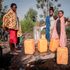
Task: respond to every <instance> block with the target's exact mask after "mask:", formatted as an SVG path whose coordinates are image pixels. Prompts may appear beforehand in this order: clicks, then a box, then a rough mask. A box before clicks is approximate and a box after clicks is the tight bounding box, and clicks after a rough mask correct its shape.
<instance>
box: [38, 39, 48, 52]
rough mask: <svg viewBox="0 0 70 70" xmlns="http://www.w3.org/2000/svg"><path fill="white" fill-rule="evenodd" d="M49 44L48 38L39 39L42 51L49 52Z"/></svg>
mask: <svg viewBox="0 0 70 70" xmlns="http://www.w3.org/2000/svg"><path fill="white" fill-rule="evenodd" d="M47 45H48V43H47V40H46V39H40V40H39V41H38V51H39V52H40V53H43V52H47V49H48V46H47Z"/></svg>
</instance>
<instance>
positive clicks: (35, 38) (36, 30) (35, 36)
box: [33, 21, 41, 44]
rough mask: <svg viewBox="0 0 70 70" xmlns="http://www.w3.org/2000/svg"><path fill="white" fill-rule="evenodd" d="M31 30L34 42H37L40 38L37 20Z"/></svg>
mask: <svg viewBox="0 0 70 70" xmlns="http://www.w3.org/2000/svg"><path fill="white" fill-rule="evenodd" d="M33 32H34V33H33V34H34V40H35V44H37V43H38V40H39V39H40V38H41V27H40V23H39V22H38V21H37V23H36V25H35V26H34V29H33Z"/></svg>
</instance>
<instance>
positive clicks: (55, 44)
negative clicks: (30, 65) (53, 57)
mask: <svg viewBox="0 0 70 70" xmlns="http://www.w3.org/2000/svg"><path fill="white" fill-rule="evenodd" d="M58 47H59V39H51V41H50V45H49V50H50V51H51V52H55V51H56V50H57V48H58Z"/></svg>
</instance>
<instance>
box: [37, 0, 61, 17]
mask: <svg viewBox="0 0 70 70" xmlns="http://www.w3.org/2000/svg"><path fill="white" fill-rule="evenodd" d="M36 1H37V4H36V6H37V8H38V9H39V8H41V9H42V11H43V15H44V17H46V16H47V15H49V7H51V6H53V7H55V6H54V1H55V2H58V0H36ZM60 6H61V4H57V6H56V7H60ZM55 9H56V12H57V8H55Z"/></svg>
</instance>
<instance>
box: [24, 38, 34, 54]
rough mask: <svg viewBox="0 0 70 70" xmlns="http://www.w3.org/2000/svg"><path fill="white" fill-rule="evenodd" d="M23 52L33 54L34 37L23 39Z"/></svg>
mask: <svg viewBox="0 0 70 70" xmlns="http://www.w3.org/2000/svg"><path fill="white" fill-rule="evenodd" d="M24 52H25V54H33V53H34V52H35V44H34V39H27V40H25V41H24Z"/></svg>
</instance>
